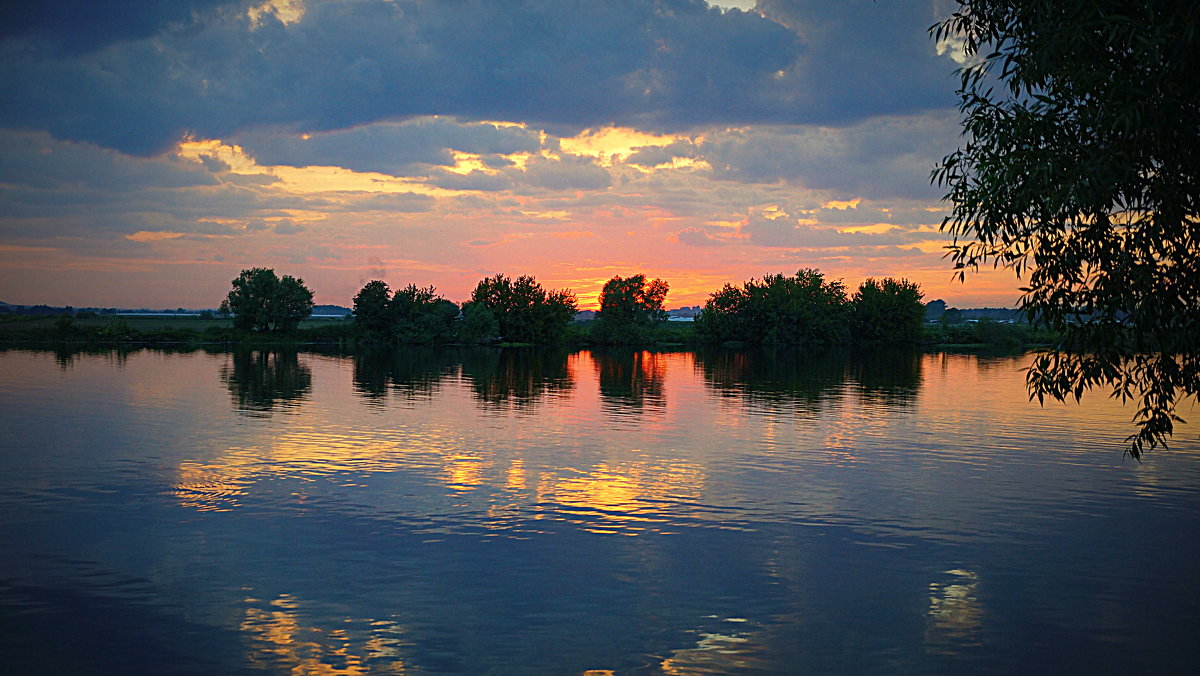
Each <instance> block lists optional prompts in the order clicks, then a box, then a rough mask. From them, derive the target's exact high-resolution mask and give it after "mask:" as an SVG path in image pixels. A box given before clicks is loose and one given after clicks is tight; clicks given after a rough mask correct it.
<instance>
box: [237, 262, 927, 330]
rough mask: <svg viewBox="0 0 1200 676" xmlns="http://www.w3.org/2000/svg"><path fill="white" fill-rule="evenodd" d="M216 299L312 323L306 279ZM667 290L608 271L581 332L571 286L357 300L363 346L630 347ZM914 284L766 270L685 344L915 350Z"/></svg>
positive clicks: (245, 285)
mask: <svg viewBox="0 0 1200 676" xmlns="http://www.w3.org/2000/svg"><path fill="white" fill-rule="evenodd" d="M232 287H233V288H232V290H231V291H230V292H229V295H228V296H227V297H226V299H225V301H224V302H223V303H222V304H221V310H222V312H225V313H228V314H231V315H232V316H233V318H234V325H235V327H237V328H239V329H241V330H244V331H250V332H263V333H274V334H285V333H288V332H289V331H292V330H294V329H295V328H296V327H297V326H298V325H299V322H300V321H301V320H303V319H305V318H307V317H308V316H309V315H310V314H311V312H312V307H313V301H312V297H313V296H312V291H311V290H309V289H308V288H307V287H306V286H305V285H304V282H303V280H301V279H298V278H295V277H291V276H288V275H285V276H283V277H277V276H276V275H275V272H274V271H273V270H270V269H266V268H252V269H249V270H244V271H242V273H241V275H239V276H238V278H237V279H234V280H233V282H232ZM669 290H670V286H669V285H668V283H667V282H665V281H663V280H661V279H648V278H647V277H646V275H644V274H635V275H632V276H629V277H620V276H615V277H613V278H612V279H610V280H609V281H608V282H607V283H605V285H604V287H603V288H602V290H601V292H600V297H599V301H600V310H599V311H598V312H597V313H596V318H595V320H594V321H592V322H586V323H584V325H583V326H582V327H581V326H577V325H575V324H574V322H573V320H574V318H575V314H576V311H577V309H578V302H577V299H576V297H575V295H574V294H573V293H572V292H571V291H570V290H569V289H554V290H551V289H547V288H545V287H543V286H542V285H541V284H540V283H539V282H538V281H537V280H536V279H535V278H534V277H532V276H529V275H522V276H519V277H517V278H515V279H514V278H511V277H508V276H506V275H503V274H497V275H495V276H492V277H485V278H484V279H482V280H480V281H479V282H478V284H476V286H475V289H474V290H473V291H472V292H471V296H470V298H469V299H468V300H467V301H466V302H464V303H462V304H461V305H459V304H456V303H454V302H453V301H450V300H447V299H446V298H445V297H444V296H442V295H441V294H439V293H438V292H437V290H436V289H435V288H434V287H433V286H427V287H420V286H417V285H415V284H409V285H408V286H405V287H403V288H400V289H396V290H392V288H391V287H390V286H388V284H387V283H386V282H384V281H381V280H372V281H370V282H367V283H366V284H365V285H364V286H363V287H362V289H360V290H359V292H358V293H357V294H356V295H355V296H354V308H353V309H354V327H355V331H356V333H357V337H358V339H359V340H361V341H363V342H366V343H375V344H389V343H390V344H447V343H463V344H481V343H501V342H503V343H530V344H555V343H562V342H566V341H568V340H572V339H575V340H581V341H587V342H591V343H595V344H611V345H636V344H648V343H654V342H658V341H660V340H662V339H663V336H664V335H665V334H664V327H665V324H666V322H667V311H666V307H665V301H666V297H667V293H668V291H669ZM921 297H922V293H921V290H920V287H919V286H918V285H917V284H915V283H913V282H909V281H907V280H903V279H899V280H898V279H893V278H885V279H882V280H875V279H868V280H866V281H865V282H863V283H862V284H861V285H860V286H859V287H858V290H857V291H855V292H854V293H853V294H850V293H848V291H847V289H846V287H845V285H844V284H842V282H840V281H833V280H826V279H825V276H824V274H823V273H821V272H820V271H819V270H816V269H802V270H799V271H797V272H796V274H795V275H784V274H775V275H766V276H764V277H762V278H761V279H750V280H748V281H746V282H745V283H743V284H742V285H740V286H733V285H730V284H726V285H725V286H724V287H723V288H722V289H721V290H719V291H716V292H714V293H713V294H711V295H710V297H709V299H708V300H707V302H706V303H705V304H704V309H703V311H702V312H701V313H700V316H699V317H698V318H697V319H696V321H695V324H694V325H693V326H694V330H693V332H692V335H691V336H690V337H689V339H690V340H694V341H698V342H703V343H712V344H722V343H742V344H750V345H759V344H762V345H779V346H794V347H803V348H817V349H819V348H826V347H835V346H847V345H855V346H859V347H868V348H875V347H885V346H900V345H912V344H915V343H917V342H918V341H919V340H920V338H921V335H922V333H921V329H922V324H923V322H924V316H925V309H924V306H923V305H922V303H921Z"/></svg>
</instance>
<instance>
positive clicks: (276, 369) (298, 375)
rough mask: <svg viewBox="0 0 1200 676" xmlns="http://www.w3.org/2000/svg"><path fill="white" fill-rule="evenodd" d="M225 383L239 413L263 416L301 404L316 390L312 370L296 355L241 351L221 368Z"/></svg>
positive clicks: (293, 353) (291, 353) (232, 355)
mask: <svg viewBox="0 0 1200 676" xmlns="http://www.w3.org/2000/svg"><path fill="white" fill-rule="evenodd" d="M221 382H223V383H225V386H226V387H228V388H229V394H230V395H232V397H233V401H234V404H235V407H236V409H237V410H238V411H240V412H242V413H246V414H248V415H262V414H265V413H269V412H271V411H273V410H275V408H276V407H280V408H290V407H293V406H295V405H296V404H297V403H299V400H301V399H303V398H304V397H305V396H306V395H307V394H308V393H309V391H310V390H311V389H312V370H311V369H309V368H308V366H305V365H304V364H301V363H300V361H299V359H297V355H296V353H295V352H272V351H266V350H257V351H245V352H242V351H239V352H234V353H232V354H231V358H230V361H229V362H228V363H226V364H225V365H224V366H222V367H221Z"/></svg>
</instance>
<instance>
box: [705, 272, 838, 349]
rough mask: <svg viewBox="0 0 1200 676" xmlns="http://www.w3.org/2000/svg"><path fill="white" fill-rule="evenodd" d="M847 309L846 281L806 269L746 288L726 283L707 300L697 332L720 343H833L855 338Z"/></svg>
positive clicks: (767, 278) (818, 345)
mask: <svg viewBox="0 0 1200 676" xmlns="http://www.w3.org/2000/svg"><path fill="white" fill-rule="evenodd" d="M847 310H848V301H847V299H846V289H845V287H844V286H843V285H842V283H841V282H827V281H825V277H824V275H822V274H821V272H820V271H819V270H815V269H805V270H799V271H797V272H796V274H795V275H794V276H786V275H782V274H779V275H766V276H765V277H763V278H762V280H761V281H760V280H757V279H751V280H749V281H748V282H746V283H745V284H743V285H742V287H741V288H738V287H735V286H731V285H729V284H726V285H725V287H724V288H722V289H721V290H720V291H717V292H715V293H713V294H712V295H711V296H710V297H709V299H708V302H707V303H705V305H704V312H703V313H701V315H700V317H699V318H697V320H696V331H697V333H698V334H699V335H700V336H701V338H703V339H704V340H706V341H708V342H715V343H721V342H726V341H740V342H746V343H762V344H767V345H796V346H801V347H813V348H821V347H832V346H835V345H843V344H845V343H846V342H847V341H848V339H849V337H850V332H849V326H848V321H847V319H848V317H847Z"/></svg>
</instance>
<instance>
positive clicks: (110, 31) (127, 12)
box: [0, 0, 251, 52]
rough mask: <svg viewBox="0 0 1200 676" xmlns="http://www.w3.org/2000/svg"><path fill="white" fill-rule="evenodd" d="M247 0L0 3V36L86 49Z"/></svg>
mask: <svg viewBox="0 0 1200 676" xmlns="http://www.w3.org/2000/svg"><path fill="white" fill-rule="evenodd" d="M250 4H251V3H250V2H248V1H245V0H242V1H233V2H231V0H102V1H101V0H52V1H50V2H44V1H40V0H25V1H23V2H4V3H2V4H0V38H13V37H28V38H36V39H38V40H42V41H45V42H46V43H48V44H49V46H51V47H52V48H55V49H60V50H64V51H68V52H86V51H89V50H92V49H95V48H97V47H99V46H101V45H104V44H108V43H110V42H114V41H118V40H130V39H139V38H145V37H149V36H151V35H153V34H155V33H157V32H159V31H162V30H164V29H168V28H174V29H180V28H183V27H185V26H187V25H190V24H192V23H194V22H195V21H196V20H197V19H199V18H200V17H202V16H204V15H206V14H211V13H212V12H213V11H214V10H215V9H217V8H223V9H225V10H226V11H236V10H239V9H240V10H243V11H244V10H245V8H246V7H247V6H248V5H250Z"/></svg>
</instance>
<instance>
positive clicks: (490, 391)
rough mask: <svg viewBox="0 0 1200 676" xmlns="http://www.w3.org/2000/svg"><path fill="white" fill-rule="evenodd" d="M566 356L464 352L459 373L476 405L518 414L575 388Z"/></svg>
mask: <svg viewBox="0 0 1200 676" xmlns="http://www.w3.org/2000/svg"><path fill="white" fill-rule="evenodd" d="M569 355H570V353H569V352H568V351H567V350H561V349H551V348H530V349H525V348H515V349H507V350H497V349H484V348H480V349H477V350H467V351H464V352H463V353H462V372H463V375H464V376H465V377H466V378H468V379H469V380H470V381H471V389H472V390H474V392H475V397H476V399H477V400H478V401H479V403H481V404H484V405H486V406H490V407H496V408H505V407H509V406H511V407H513V408H515V409H517V410H521V409H527V408H530V407H532V406H534V405H536V404H537V403H538V402H539V401H540V400H541V399H542V398H544V397H545V396H547V395H561V394H565V393H568V392H570V391H571V390H573V389H574V388H575V381H574V379H573V378H572V375H571V370H570V368H568V366H567V357H568V356H569Z"/></svg>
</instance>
